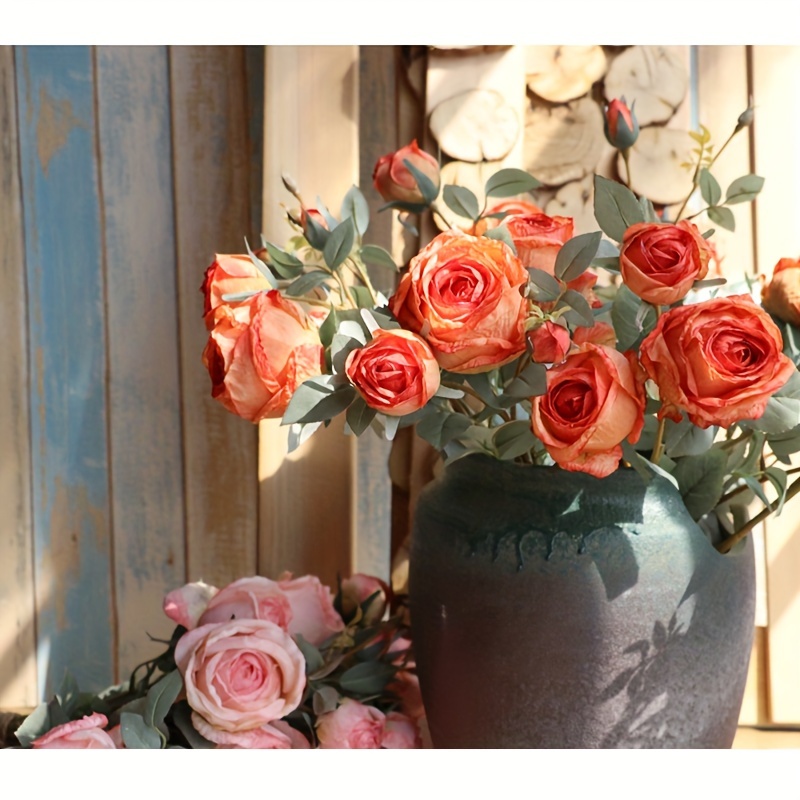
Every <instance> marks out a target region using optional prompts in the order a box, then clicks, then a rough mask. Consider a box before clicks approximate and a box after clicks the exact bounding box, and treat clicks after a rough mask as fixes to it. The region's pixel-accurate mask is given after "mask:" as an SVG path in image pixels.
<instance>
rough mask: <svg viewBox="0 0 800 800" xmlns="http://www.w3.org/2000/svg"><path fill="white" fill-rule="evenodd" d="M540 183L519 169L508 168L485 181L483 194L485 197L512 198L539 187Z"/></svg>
mask: <svg viewBox="0 0 800 800" xmlns="http://www.w3.org/2000/svg"><path fill="white" fill-rule="evenodd" d="M541 185H542V184H541V181H538V180H536V178H534V177H533V175H529V174H528V173H527V172H525V171H524V170H521V169H515V168H513V167H509V168H507V169H501V170H498V171H497V172H495V173H494V175H492V176H491V177H490V178H489V179H488V180H487V181H486V185H485V187H484V192H485V193H486V196H487V197H514V195H518V194H524V193H525V192H530V191H533V190H534V189H538V188H539V187H540V186H541Z"/></svg>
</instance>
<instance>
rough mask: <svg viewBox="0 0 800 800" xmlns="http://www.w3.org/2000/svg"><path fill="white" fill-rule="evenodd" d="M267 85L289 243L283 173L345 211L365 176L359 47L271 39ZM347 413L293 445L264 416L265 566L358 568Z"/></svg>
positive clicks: (330, 574)
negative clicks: (360, 124) (360, 145)
mask: <svg viewBox="0 0 800 800" xmlns="http://www.w3.org/2000/svg"><path fill="white" fill-rule="evenodd" d="M265 73H266V74H265V84H264V86H265V88H264V104H265V110H264V195H263V196H264V212H263V214H264V235H265V236H266V238H267V239H268V240H270V241H273V242H276V243H277V244H283V243H284V242H285V241H286V240H287V239H288V238H289V236H291V234H292V230H291V228H290V227H289V225H288V224H287V223H286V221H285V218H284V214H285V212H284V210H283V209H282V208H281V203H283V204H286V205H288V206H292V204H293V203H294V202H295V201H294V198H292V197H291V196H290V195H289V194H288V192H287V191H286V190H285V188H284V187H283V185H282V182H281V175H282V173H284V172H285V173H288V174H289V175H291V177H292V178H293V179H294V181H295V183H296V185H297V187H298V188H299V190H300V194H301V196H302V197H303V198H304V200H305V202H307V203H308V204H315V203H316V198H317V197H320V198H321V199H322V201H323V202H324V203H325V204H326V205H327V206H328V207H329V208H330V210H331V212H332V213H334V214H335V215H338V212H339V206H340V204H341V199H342V198H343V197H344V195H345V193H346V192H347V190H348V189H349V188H350V186H351V185H352V184H354V183H356V182H357V181H358V177H359V161H358V48H357V47H356V46H350V45H347V46H327V47H326V46H319V47H318V46H304V47H295V46H268V47H267V52H266V68H265ZM342 422H343V420H336V421H335V422H334V423H332V424H331V425H330V427H328V428H324V429H320V430H318V431H317V432H316V433H315V434H314V435H313V436H312V437H311V438H310V439H309V440H308V441H307V442H306V443H305V444H304V445H303V446H302V447H300V448H299V449H298V450H296V451H295V452H294V453H291V454H288V455H287V447H286V435H287V430H286V429H285V428H282V427H281V426H280V424H279V421H278V420H268V421H265V422H262V423H261V424H260V430H259V466H258V478H259V482H260V517H259V521H260V524H259V554H260V555H259V570H260V572H261V573H262V574H264V575H267V576H270V577H274V576H275V575H277V574H278V573H280V572H281V571H282V570H287V569H288V570H290V571H292V572H294V573H295V574H304V573H313V574H315V575H318V576H319V577H320V579H321V580H322V581H323V583H328V584H329V585H335V582H336V576H337V574H341V575H343V576H344V575H347V574H349V573H350V572H351V570H352V568H353V542H354V539H353V527H354V525H355V519H356V514H355V510H354V509H355V507H356V506H357V504H358V500H357V499H356V497H357V492H358V488H359V487H358V486H357V481H356V475H357V468H358V467H357V464H358V461H357V456H356V444H355V439H354V438H353V437H345V436H344V435H343V432H342Z"/></svg>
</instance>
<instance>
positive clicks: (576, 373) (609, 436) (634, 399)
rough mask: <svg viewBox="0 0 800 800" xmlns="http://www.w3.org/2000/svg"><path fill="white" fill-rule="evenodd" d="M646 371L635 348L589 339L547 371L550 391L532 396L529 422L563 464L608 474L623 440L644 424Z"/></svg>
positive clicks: (636, 434) (631, 438)
mask: <svg viewBox="0 0 800 800" xmlns="http://www.w3.org/2000/svg"><path fill="white" fill-rule="evenodd" d="M644 407H645V393H644V375H643V374H642V369H641V367H640V366H639V365H638V363H637V362H636V358H635V356H634V355H633V353H627V354H623V353H619V352H617V351H616V350H614V349H613V348H611V347H605V346H603V345H595V344H586V345H584V346H583V347H582V348H581V350H580V351H579V352H576V353H573V354H572V355H569V356H567V359H566V361H564V362H563V363H562V364H559V365H558V366H556V367H551V368H550V369H549V370H548V371H547V393H546V394H544V395H542V396H540V397H534V398H532V399H531V427H532V428H533V432H534V433H535V434H536V436H538V437H539V439H541V441H542V443H543V444H544V446H545V448H546V449H547V452H548V453H549V454H550V456H551V457H552V458H553V460H554V461H555V462H556V464H558V465H559V466H560V467H562V468H563V469H566V470H570V471H571V472H588V473H589V474H590V475H594V476H595V477H596V478H604V477H605V476H606V475H610V474H611V473H612V472H614V471H615V470H616V469H617V467H618V466H619V460H620V458H622V447H621V446H620V443H621V442H622V440H623V439H627V440H628V441H629V442H630V443H631V444H633V443H634V442H636V441H637V440H638V439H639V435H640V434H641V432H642V426H643V425H644Z"/></svg>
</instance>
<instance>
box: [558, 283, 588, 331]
mask: <svg viewBox="0 0 800 800" xmlns="http://www.w3.org/2000/svg"><path fill="white" fill-rule="evenodd" d="M561 300H562V302H563V303H566V304H567V305H568V306H569V307H570V308H571V309H572V310H573V311H574V312H575V314H574V315H573V314H570V312H567V313H566V314H565V315H564V316H565V317H566V318H567V319H568V320H569V321H570V322H572V323H573V324H575V325H578V326H579V327H583V328H591V327H592V326H593V325H594V314H593V313H592V307H591V306H590V305H589V303H588V301H587V300H586V298H585V297H584V296H583V295H582V294H581V293H580V292H576V291H575V290H574V289H567V291H566V292H564V294H563V295H562V297H561Z"/></svg>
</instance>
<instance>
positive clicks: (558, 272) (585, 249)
mask: <svg viewBox="0 0 800 800" xmlns="http://www.w3.org/2000/svg"><path fill="white" fill-rule="evenodd" d="M601 238H602V234H601V233H600V231H595V232H594V233H584V234H581V235H580V236H574V237H573V238H572V239H570V240H569V241H568V242H565V243H564V245H563V247H561V249H560V250H559V251H558V255H557V256H556V264H555V269H554V271H555V276H556V278H558V279H559V280H562V281H565V282H569V281H573V280H575V278H577V277H578V276H580V275H582V274H583V273H584V272H585V271H586V270H587V269H588V267H589V265H590V264H591V263H592V261H593V260H594V258H595V257H596V255H597V250H598V248H599V247H600V240H601Z"/></svg>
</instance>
